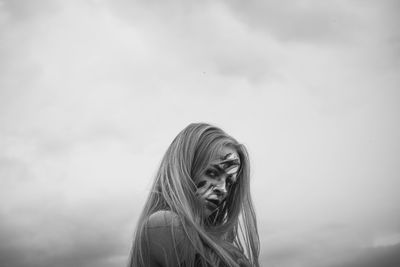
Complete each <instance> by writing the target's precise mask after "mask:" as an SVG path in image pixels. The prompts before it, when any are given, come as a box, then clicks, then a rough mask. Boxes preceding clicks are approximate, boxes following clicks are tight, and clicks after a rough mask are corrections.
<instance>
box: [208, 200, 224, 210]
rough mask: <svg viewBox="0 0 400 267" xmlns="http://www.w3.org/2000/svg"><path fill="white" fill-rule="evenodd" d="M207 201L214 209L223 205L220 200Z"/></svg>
mask: <svg viewBox="0 0 400 267" xmlns="http://www.w3.org/2000/svg"><path fill="white" fill-rule="evenodd" d="M206 200H207V203H208V205H209V206H210V207H211V208H213V209H216V208H218V206H219V204H220V203H221V202H220V201H219V200H218V199H206Z"/></svg>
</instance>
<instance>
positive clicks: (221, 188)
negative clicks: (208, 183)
mask: <svg viewBox="0 0 400 267" xmlns="http://www.w3.org/2000/svg"><path fill="white" fill-rule="evenodd" d="M213 191H214V193H215V194H217V195H218V196H219V197H222V198H224V197H226V195H227V194H228V191H227V190H226V183H225V181H221V182H219V183H217V184H215V185H214V189H213Z"/></svg>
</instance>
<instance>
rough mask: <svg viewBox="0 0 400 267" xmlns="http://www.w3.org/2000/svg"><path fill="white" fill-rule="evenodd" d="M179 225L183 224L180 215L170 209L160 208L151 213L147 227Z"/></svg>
mask: <svg viewBox="0 0 400 267" xmlns="http://www.w3.org/2000/svg"><path fill="white" fill-rule="evenodd" d="M171 226H172V227H179V226H181V223H180V219H179V217H178V215H177V214H176V213H175V212H173V211H170V210H160V211H156V212H155V213H153V214H151V215H150V216H149V218H148V220H147V227H149V228H154V227H168V228H171Z"/></svg>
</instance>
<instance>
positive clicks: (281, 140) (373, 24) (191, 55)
mask: <svg viewBox="0 0 400 267" xmlns="http://www.w3.org/2000/svg"><path fill="white" fill-rule="evenodd" d="M399 11H400V4H399V2H398V1H395V0H393V1H390V0H382V1H372V0H348V1H339V0H338V1H333V0H332V1H317V0H299V1H287V0H285V1H282V0H281V1H256V0H248V1H238V0H232V1H210V0H204V1H191V0H186V1H182V0H167V1H165V0H163V1H161V0H151V1H144V0H137V1H127V0H113V1H111V0H91V1H89V0H86V1H77V0H72V1H60V0H52V1H50V0H41V1H28V0H12V1H11V0H7V1H4V0H0V265H1V266H2V267H22V266H32V267H38V266H41V267H50V266H57V267H63V266H82V267H94V266H96V267H105V266H111V267H114V266H125V264H126V262H127V258H128V254H129V249H130V246H131V242H132V236H133V231H134V229H135V223H136V220H137V218H138V215H139V213H140V211H141V209H142V206H143V204H144V201H145V198H146V196H147V194H148V192H149V189H150V185H151V182H152V179H153V178H154V175H155V173H156V170H157V167H158V165H159V163H160V161H161V158H162V156H163V154H164V152H165V151H166V149H167V147H168V146H169V144H170V143H171V141H172V140H173V138H174V137H175V136H176V135H177V134H178V132H179V131H181V130H182V129H183V128H184V127H185V126H187V125H188V124H189V123H191V122H208V123H211V124H214V125H216V126H219V127H221V128H222V129H224V130H225V131H226V132H228V133H229V134H231V135H232V136H234V137H235V138H236V139H238V140H239V141H240V142H242V143H243V144H245V145H246V147H247V148H248V150H249V153H250V161H251V168H252V169H251V171H252V176H251V179H252V180H251V191H252V197H253V200H254V205H255V209H256V213H257V220H258V227H259V234H260V241H261V251H260V262H261V265H262V266H271V267H345V266H346V267H358V266H363V267H378V266H379V267H394V266H400V256H399V255H400V205H399V204H398V203H400V192H399V191H400V177H399V173H400V143H399V141H398V140H399V137H400V118H399V117H400V115H399V114H400V108H399V106H400V105H399V104H400V92H399V88H400V75H399V74H400V73H399V71H400V31H399V30H398V25H400V21H399V20H400V19H399V16H398V14H399Z"/></svg>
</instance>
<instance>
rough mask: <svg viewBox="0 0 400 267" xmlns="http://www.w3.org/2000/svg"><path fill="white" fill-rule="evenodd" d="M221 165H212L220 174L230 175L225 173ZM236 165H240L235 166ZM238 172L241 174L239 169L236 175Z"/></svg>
mask: <svg viewBox="0 0 400 267" xmlns="http://www.w3.org/2000/svg"><path fill="white" fill-rule="evenodd" d="M220 165H221V163H218V164H211V167H212V168H214V169H216V170H217V171H218V172H219V173H226V174H228V173H227V172H226V171H225V169H223V168H221V167H220ZM234 165H239V164H234ZM238 172H239V169H238V170H237V171H236V172H235V173H238Z"/></svg>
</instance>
